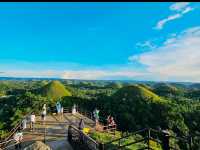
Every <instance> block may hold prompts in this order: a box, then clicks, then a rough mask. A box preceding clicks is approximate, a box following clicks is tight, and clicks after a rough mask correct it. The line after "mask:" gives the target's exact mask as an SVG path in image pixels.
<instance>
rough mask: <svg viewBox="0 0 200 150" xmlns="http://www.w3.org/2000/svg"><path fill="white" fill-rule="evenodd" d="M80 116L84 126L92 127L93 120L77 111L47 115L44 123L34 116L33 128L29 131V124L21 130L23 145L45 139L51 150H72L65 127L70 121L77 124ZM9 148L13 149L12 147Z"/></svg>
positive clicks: (66, 127)
mask: <svg viewBox="0 0 200 150" xmlns="http://www.w3.org/2000/svg"><path fill="white" fill-rule="evenodd" d="M81 118H83V119H84V122H85V126H86V127H90V128H94V122H93V121H92V120H91V119H89V118H87V117H85V116H83V115H81V114H79V113H77V114H76V115H72V114H71V113H66V114H64V116H57V115H48V116H47V117H46V122H45V123H43V122H42V121H41V117H40V116H36V124H35V130H34V131H30V129H29V125H27V127H28V129H26V130H24V132H23V134H24V137H23V138H24V143H23V147H25V146H26V145H28V144H30V143H31V142H33V141H44V139H45V140H46V144H47V145H49V146H50V147H51V148H52V150H72V148H71V146H70V144H69V143H68V141H67V129H68V126H69V124H71V123H73V124H74V125H76V126H78V123H79V122H80V119H81ZM9 149H13V147H12V148H9Z"/></svg>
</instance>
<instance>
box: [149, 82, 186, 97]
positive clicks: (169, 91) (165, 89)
mask: <svg viewBox="0 0 200 150" xmlns="http://www.w3.org/2000/svg"><path fill="white" fill-rule="evenodd" d="M153 91H154V92H155V93H156V94H158V95H160V96H170V95H176V96H177V95H182V94H183V92H184V91H183V90H182V89H180V88H177V87H175V86H173V85H171V84H167V83H158V84H156V85H155V86H154V89H153Z"/></svg>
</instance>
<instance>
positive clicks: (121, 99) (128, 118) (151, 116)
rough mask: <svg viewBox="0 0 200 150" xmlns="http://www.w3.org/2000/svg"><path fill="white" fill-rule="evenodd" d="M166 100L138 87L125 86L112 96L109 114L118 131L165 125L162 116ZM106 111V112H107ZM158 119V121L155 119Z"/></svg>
mask: <svg viewBox="0 0 200 150" xmlns="http://www.w3.org/2000/svg"><path fill="white" fill-rule="evenodd" d="M166 103H167V100H164V99H162V98H161V97H159V96H158V95H156V94H155V93H153V92H151V91H149V90H148V89H146V88H144V87H142V86H139V85H130V86H125V87H123V88H121V89H119V90H118V91H117V92H116V93H115V94H113V95H112V97H111V100H110V106H111V107H110V108H109V109H110V110H111V111H110V112H109V113H111V114H112V115H113V116H114V117H115V118H116V121H117V123H118V124H119V125H118V127H119V129H121V130H123V129H128V130H129V131H134V130H137V129H141V128H144V127H153V128H155V127H156V126H158V125H161V124H165V121H164V120H165V118H164V117H163V116H162V115H163V111H164V110H165V106H166ZM109 109H107V110H109ZM157 118H159V120H158V119H157Z"/></svg>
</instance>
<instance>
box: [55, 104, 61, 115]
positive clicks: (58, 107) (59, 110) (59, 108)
mask: <svg viewBox="0 0 200 150" xmlns="http://www.w3.org/2000/svg"><path fill="white" fill-rule="evenodd" d="M56 109H57V114H60V112H61V104H60V102H57V103H56Z"/></svg>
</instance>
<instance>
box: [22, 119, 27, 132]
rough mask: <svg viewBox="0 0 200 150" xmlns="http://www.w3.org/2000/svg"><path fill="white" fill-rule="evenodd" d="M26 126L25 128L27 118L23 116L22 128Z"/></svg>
mask: <svg viewBox="0 0 200 150" xmlns="http://www.w3.org/2000/svg"><path fill="white" fill-rule="evenodd" d="M26 128H27V119H26V118H24V119H23V120H22V129H23V130H24V129H26Z"/></svg>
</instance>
